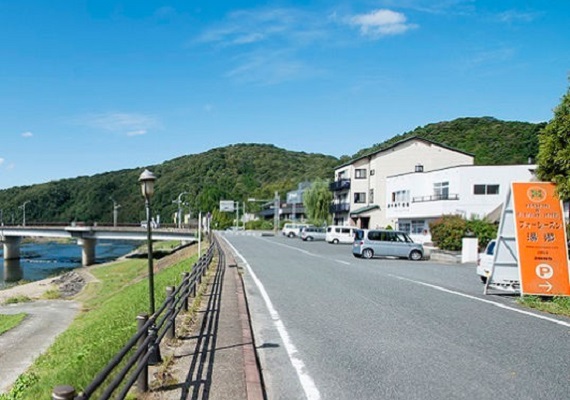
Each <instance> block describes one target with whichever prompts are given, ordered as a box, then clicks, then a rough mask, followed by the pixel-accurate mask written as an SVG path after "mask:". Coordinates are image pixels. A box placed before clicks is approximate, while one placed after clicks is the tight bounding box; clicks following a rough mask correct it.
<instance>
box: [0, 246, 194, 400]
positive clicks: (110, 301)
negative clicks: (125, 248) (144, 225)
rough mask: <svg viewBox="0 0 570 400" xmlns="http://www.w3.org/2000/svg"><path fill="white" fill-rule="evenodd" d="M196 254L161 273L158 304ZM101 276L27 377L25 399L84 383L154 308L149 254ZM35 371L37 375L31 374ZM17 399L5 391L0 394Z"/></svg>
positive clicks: (80, 386) (106, 268) (101, 270)
mask: <svg viewBox="0 0 570 400" xmlns="http://www.w3.org/2000/svg"><path fill="white" fill-rule="evenodd" d="M196 259H197V258H196V257H192V258H190V259H186V260H184V261H182V262H179V263H177V264H175V265H172V266H170V267H168V268H166V269H164V270H162V271H161V272H159V273H156V274H155V297H156V307H157V308H158V307H159V305H160V304H162V302H163V301H164V299H165V297H166V296H165V287H166V286H172V285H178V284H180V281H181V279H182V275H181V273H182V272H185V271H189V270H190V268H191V266H192V265H193V264H194V263H195V262H196ZM91 272H92V273H93V275H95V276H96V277H97V278H98V279H99V280H100V282H94V283H92V284H90V285H88V287H87V290H85V291H84V292H83V293H82V294H81V296H80V300H81V301H82V302H83V304H84V311H83V312H82V313H81V314H80V315H79V316H78V317H77V318H76V319H75V321H74V322H73V324H72V325H71V326H70V327H69V328H68V329H67V330H66V331H65V332H64V333H62V334H61V335H60V336H58V338H57V339H56V342H55V343H54V344H53V345H52V346H51V347H50V348H49V350H48V351H47V352H45V353H44V354H43V355H41V356H40V357H39V358H38V359H37V360H36V362H35V363H34V365H33V366H32V367H31V368H30V369H29V370H28V372H26V374H24V375H23V376H22V377H23V379H24V380H26V381H27V382H30V383H29V386H28V387H26V388H25V391H24V392H25V395H24V397H20V398H21V399H38V398H46V396H49V394H50V393H51V390H52V389H53V387H54V386H57V385H62V384H68V385H72V386H74V387H75V389H76V390H77V391H80V390H82V389H84V388H85V387H86V386H87V384H88V383H89V382H90V381H91V380H92V379H93V378H94V377H95V376H96V375H97V374H98V372H99V371H100V370H101V369H102V368H103V367H104V366H105V365H106V364H107V363H108V362H109V360H111V359H112V358H113V356H114V355H115V354H116V353H117V352H118V351H119V350H120V349H121V348H122V347H123V346H124V345H125V343H126V342H127V341H128V340H129V338H130V337H131V336H132V335H133V334H134V333H135V332H136V317H137V315H138V314H141V313H145V312H147V311H148V307H149V305H148V279H147V261H146V260H137V259H135V260H125V261H121V262H117V263H113V264H109V265H105V266H102V267H99V268H94V269H93V270H92V271H91ZM27 377H33V378H34V379H27ZM3 399H11V397H2V395H0V400H3Z"/></svg>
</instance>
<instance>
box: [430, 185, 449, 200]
mask: <svg viewBox="0 0 570 400" xmlns="http://www.w3.org/2000/svg"><path fill="white" fill-rule="evenodd" d="M433 194H434V197H435V198H436V199H437V200H447V199H448V198H449V182H436V183H434V184H433Z"/></svg>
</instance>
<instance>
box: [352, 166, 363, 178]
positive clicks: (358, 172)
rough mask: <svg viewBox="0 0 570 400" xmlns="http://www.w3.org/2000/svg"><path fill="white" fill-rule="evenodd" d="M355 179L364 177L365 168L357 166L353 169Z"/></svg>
mask: <svg viewBox="0 0 570 400" xmlns="http://www.w3.org/2000/svg"><path fill="white" fill-rule="evenodd" d="M354 178H355V179H366V170H365V169H364V168H358V169H355V170H354Z"/></svg>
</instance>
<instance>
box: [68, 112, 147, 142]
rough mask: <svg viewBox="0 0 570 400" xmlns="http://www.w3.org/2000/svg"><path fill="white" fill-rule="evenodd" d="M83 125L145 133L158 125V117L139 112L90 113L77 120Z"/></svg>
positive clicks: (130, 132) (113, 130)
mask: <svg viewBox="0 0 570 400" xmlns="http://www.w3.org/2000/svg"><path fill="white" fill-rule="evenodd" d="M77 122H78V123H80V124H82V125H86V126H89V127H91V128H95V129H101V130H105V131H109V132H114V133H120V134H125V135H127V136H137V135H144V134H146V133H147V132H148V130H149V129H151V128H154V127H156V126H157V125H158V121H157V120H156V118H154V117H152V116H150V115H144V114H137V113H121V112H114V113H101V114H89V115H86V116H83V117H80V118H79V119H78V120H77Z"/></svg>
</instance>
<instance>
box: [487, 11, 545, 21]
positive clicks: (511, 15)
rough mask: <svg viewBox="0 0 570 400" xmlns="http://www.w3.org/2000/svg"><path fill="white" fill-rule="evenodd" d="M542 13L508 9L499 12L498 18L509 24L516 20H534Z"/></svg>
mask: <svg viewBox="0 0 570 400" xmlns="http://www.w3.org/2000/svg"><path fill="white" fill-rule="evenodd" d="M540 15H541V14H540V13H537V12H521V11H517V10H507V11H505V12H502V13H500V14H497V16H496V19H497V20H498V21H499V22H504V23H507V24H510V23H514V22H532V21H534V20H535V19H537V18H538V17H540Z"/></svg>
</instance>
